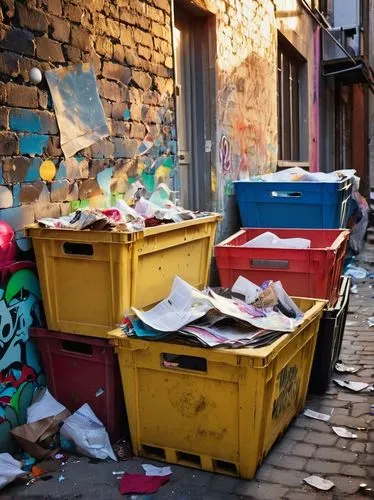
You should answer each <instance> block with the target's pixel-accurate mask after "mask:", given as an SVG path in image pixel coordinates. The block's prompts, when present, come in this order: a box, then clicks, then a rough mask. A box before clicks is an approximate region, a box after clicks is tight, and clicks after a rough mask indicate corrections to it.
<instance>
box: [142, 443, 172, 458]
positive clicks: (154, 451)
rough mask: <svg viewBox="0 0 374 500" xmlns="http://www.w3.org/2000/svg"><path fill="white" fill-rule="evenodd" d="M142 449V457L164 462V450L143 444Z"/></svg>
mask: <svg viewBox="0 0 374 500" xmlns="http://www.w3.org/2000/svg"><path fill="white" fill-rule="evenodd" d="M142 449H143V453H144V455H147V456H152V457H155V458H159V459H160V460H166V455H165V450H164V449H163V448H158V447H156V446H148V445H147V444H143V445H142Z"/></svg>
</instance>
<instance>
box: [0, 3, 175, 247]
mask: <svg viewBox="0 0 374 500" xmlns="http://www.w3.org/2000/svg"><path fill="white" fill-rule="evenodd" d="M0 5H1V9H0V106H1V107H0V161H1V172H0V219H1V220H5V221H7V222H9V223H10V225H11V226H12V227H13V228H14V230H15V231H16V235H17V238H18V240H19V242H21V240H20V238H21V237H22V229H23V226H24V225H25V224H28V223H32V222H33V221H34V220H35V218H39V217H42V216H59V215H60V214H65V213H66V212H68V211H69V210H70V206H71V202H74V201H77V200H84V199H87V198H92V197H96V196H100V195H101V190H100V186H99V184H98V182H97V179H96V176H97V174H98V173H99V172H100V171H102V170H103V169H105V168H107V167H113V178H112V181H111V189H112V192H113V193H117V192H119V193H122V192H124V191H126V189H127V187H128V183H129V182H131V181H132V180H134V179H135V178H137V177H139V178H140V179H142V180H143V182H145V183H146V185H147V186H148V187H149V188H152V185H154V183H157V179H158V178H159V177H160V176H162V178H165V177H167V176H168V174H169V173H171V174H173V165H174V154H175V150H176V141H175V139H176V138H175V126H174V100H173V78H172V75H173V70H172V67H173V59H172V46H171V29H170V3H169V1H168V0H152V1H147V2H145V1H140V0H131V1H129V0H117V1H115V2H109V1H106V0H80V1H79V0H28V1H23V2H21V1H14V0H1V2H0ZM82 61H83V62H88V61H90V62H92V64H93V65H94V68H95V72H96V75H97V81H98V88H99V93H100V98H101V101H102V104H103V107H104V111H105V114H106V117H107V119H108V123H109V127H110V130H111V136H110V137H108V138H106V139H103V140H100V141H99V142H97V143H96V144H94V145H93V146H92V147H90V148H87V149H85V150H83V151H80V152H79V153H78V154H77V155H76V158H77V162H76V163H75V164H74V163H73V164H72V163H71V162H70V163H69V164H66V162H63V160H64V158H63V155H62V151H61V149H60V144H59V130H58V127H57V123H56V119H55V115H54V112H53V106H52V101H51V98H50V94H49V91H48V87H47V84H46V82H45V79H44V80H43V82H42V83H41V84H39V85H38V86H34V85H32V84H31V83H30V82H29V71H30V69H31V68H32V67H34V66H35V67H38V68H40V69H41V70H43V71H44V70H48V69H50V68H54V67H59V66H64V65H69V64H73V63H78V62H82ZM148 132H150V133H151V135H152V137H153V143H154V146H153V148H152V149H151V150H150V151H149V153H148V155H147V156H145V157H141V158H139V160H138V161H130V162H129V160H130V159H134V158H135V157H136V155H137V151H138V147H139V145H140V144H141V142H142V140H143V139H144V137H145V136H146V134H147V133H148ZM47 158H49V159H52V161H53V162H54V164H55V166H56V170H57V172H56V176H55V178H54V179H53V181H52V182H45V181H43V180H42V178H41V176H40V171H39V169H40V165H41V163H42V161H43V160H44V159H47ZM156 159H159V160H158V161H157V163H156V164H155V163H154V161H155V160H156ZM77 164H78V166H79V168H73V167H76V166H77ZM163 164H164V165H163ZM165 165H166V166H165Z"/></svg>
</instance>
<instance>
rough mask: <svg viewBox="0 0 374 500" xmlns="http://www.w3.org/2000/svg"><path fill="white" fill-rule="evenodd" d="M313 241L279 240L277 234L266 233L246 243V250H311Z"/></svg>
mask: <svg viewBox="0 0 374 500" xmlns="http://www.w3.org/2000/svg"><path fill="white" fill-rule="evenodd" d="M310 245H311V241H310V240H307V239H305V238H279V237H278V236H277V235H276V234H273V233H271V232H270V231H266V232H265V233H262V234H260V235H259V236H256V238H252V239H251V240H249V241H247V243H244V245H242V247H244V248H297V249H303V248H310Z"/></svg>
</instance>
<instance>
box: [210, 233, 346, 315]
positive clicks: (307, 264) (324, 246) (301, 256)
mask: <svg viewBox="0 0 374 500" xmlns="http://www.w3.org/2000/svg"><path fill="white" fill-rule="evenodd" d="M266 231H270V232H271V233H273V234H275V235H277V236H278V237H279V238H306V239H309V240H311V247H310V248H308V249H303V250H299V249H283V248H243V247H242V246H241V245H243V244H244V243H246V242H247V241H249V240H251V239H253V238H255V237H256V236H259V235H260V234H263V233H264V232H266ZM348 237H349V231H347V230H341V229H339V230H335V229H331V230H328V229H257V228H256V229H248V228H247V229H242V230H241V231H239V232H237V233H236V234H234V235H233V236H230V238H228V239H226V240H225V241H223V242H222V243H220V244H219V245H217V246H216V247H215V251H214V253H215V257H216V262H217V267H218V272H219V277H220V281H221V286H223V287H227V288H231V287H232V285H233V284H234V283H235V281H236V279H237V278H238V277H239V276H244V277H245V278H247V279H249V280H251V281H252V282H253V283H256V284H258V285H260V284H261V283H263V282H264V281H266V280H273V281H278V280H279V281H281V282H282V285H283V287H284V289H285V290H286V292H287V293H288V294H289V295H293V296H297V297H311V298H318V299H327V300H328V301H329V304H330V305H331V306H333V305H334V304H335V302H336V300H337V298H338V295H339V284H340V275H341V272H342V266H343V259H344V255H345V250H346V246H347V241H348Z"/></svg>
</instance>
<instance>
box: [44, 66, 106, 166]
mask: <svg viewBox="0 0 374 500" xmlns="http://www.w3.org/2000/svg"><path fill="white" fill-rule="evenodd" d="M45 76H46V79H47V82H48V85H49V89H50V91H51V94H52V100H53V105H54V109H55V113H56V118H57V123H58V128H59V129H60V142H61V149H62V151H63V152H64V155H65V157H66V158H70V157H71V156H73V155H74V154H75V153H76V152H77V151H80V150H81V149H84V148H86V147H88V146H91V144H94V143H95V142H96V141H98V140H99V139H102V138H103V137H107V136H108V135H109V128H108V125H107V122H106V118H105V114H104V109H103V106H102V104H101V101H100V99H99V93H98V91H97V85H96V77H95V72H94V68H93V66H92V65H91V64H89V63H82V64H76V65H74V66H68V67H65V68H59V69H53V70H50V71H46V73H45Z"/></svg>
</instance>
